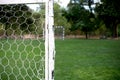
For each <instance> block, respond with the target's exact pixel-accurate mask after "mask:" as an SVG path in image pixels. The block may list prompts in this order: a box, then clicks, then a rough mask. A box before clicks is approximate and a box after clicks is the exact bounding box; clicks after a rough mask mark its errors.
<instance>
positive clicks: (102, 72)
mask: <svg viewBox="0 0 120 80" xmlns="http://www.w3.org/2000/svg"><path fill="white" fill-rule="evenodd" d="M39 43H40V44H39ZM43 55H44V42H43V41H39V40H12V39H7V40H6V39H3V40H0V80H8V79H9V80H39V79H40V78H41V77H42V78H43V77H44V73H43V71H44V69H43V68H44V64H43V65H41V63H42V62H44V61H41V60H42V58H43V57H41V56H43ZM41 67H42V68H41ZM41 73H43V74H41ZM55 80H120V40H81V39H66V40H56V60H55Z"/></svg>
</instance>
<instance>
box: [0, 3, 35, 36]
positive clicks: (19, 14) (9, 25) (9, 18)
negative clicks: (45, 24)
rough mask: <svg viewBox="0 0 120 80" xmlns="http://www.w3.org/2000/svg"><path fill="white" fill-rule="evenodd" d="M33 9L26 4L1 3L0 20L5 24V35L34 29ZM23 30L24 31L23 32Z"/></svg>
mask: <svg viewBox="0 0 120 80" xmlns="http://www.w3.org/2000/svg"><path fill="white" fill-rule="evenodd" d="M31 16H32V10H30V8H29V7H28V6H27V5H25V4H17V5H15V4H9V5H0V22H1V23H2V24H3V25H4V26H5V28H4V29H5V30H6V31H5V36H6V37H7V36H9V35H12V34H15V33H17V34H21V33H28V32H29V31H33V30H34V27H33V25H32V24H33V22H34V19H33V18H32V17H31ZM21 31H22V32H21Z"/></svg>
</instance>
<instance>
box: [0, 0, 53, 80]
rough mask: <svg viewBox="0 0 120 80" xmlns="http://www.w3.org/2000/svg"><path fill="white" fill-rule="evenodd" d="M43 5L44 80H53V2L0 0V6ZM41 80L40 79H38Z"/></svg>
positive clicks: (46, 0) (45, 0)
mask: <svg viewBox="0 0 120 80" xmlns="http://www.w3.org/2000/svg"><path fill="white" fill-rule="evenodd" d="M29 3H33V4H34V3H45V6H46V10H45V80H54V59H55V43H54V29H53V27H54V13H53V3H54V1H53V0H0V5H5V4H29ZM40 80H42V79H40Z"/></svg>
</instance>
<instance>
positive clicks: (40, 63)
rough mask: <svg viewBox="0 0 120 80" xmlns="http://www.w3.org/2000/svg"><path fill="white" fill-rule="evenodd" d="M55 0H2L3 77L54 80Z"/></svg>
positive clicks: (0, 68) (1, 79)
mask: <svg viewBox="0 0 120 80" xmlns="http://www.w3.org/2000/svg"><path fill="white" fill-rule="evenodd" d="M53 17H54V14H53V0H0V80H54V59H55V43H54V29H53V25H54V19H53Z"/></svg>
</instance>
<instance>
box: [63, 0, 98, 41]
mask: <svg viewBox="0 0 120 80" xmlns="http://www.w3.org/2000/svg"><path fill="white" fill-rule="evenodd" d="M64 16H66V18H67V20H68V22H70V23H71V29H70V30H71V31H74V30H77V29H80V30H81V31H83V32H84V33H85V35H86V39H88V34H89V33H90V32H92V31H94V30H95V29H97V26H95V19H96V18H95V16H94V14H93V13H92V12H90V11H89V10H86V9H85V8H84V7H83V4H82V2H79V0H78V1H76V0H71V1H70V3H69V4H68V10H67V11H66V12H65V13H64Z"/></svg>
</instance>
